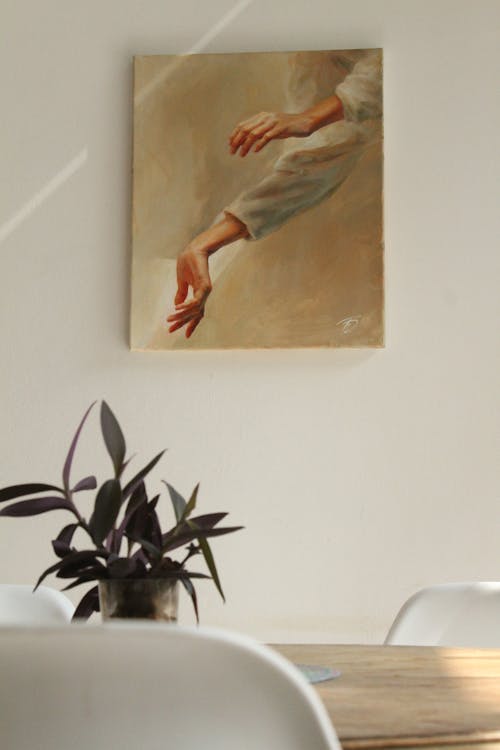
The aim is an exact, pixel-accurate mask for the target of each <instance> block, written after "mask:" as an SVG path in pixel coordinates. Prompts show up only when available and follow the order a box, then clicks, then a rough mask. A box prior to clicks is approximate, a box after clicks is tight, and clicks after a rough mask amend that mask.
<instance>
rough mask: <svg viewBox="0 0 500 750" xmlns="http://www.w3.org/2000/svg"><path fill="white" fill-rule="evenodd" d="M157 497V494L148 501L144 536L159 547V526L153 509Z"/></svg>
mask: <svg viewBox="0 0 500 750" xmlns="http://www.w3.org/2000/svg"><path fill="white" fill-rule="evenodd" d="M158 497H159V495H157V496H156V497H154V498H153V499H152V500H151V502H150V503H148V507H147V512H148V516H147V519H146V527H145V534H144V536H145V537H146V539H149V540H150V541H151V542H152V543H153V544H154V545H155V546H156V547H158V548H160V547H161V545H162V537H161V526H160V520H159V518H158V514H157V513H156V510H155V508H156V504H157V502H158Z"/></svg>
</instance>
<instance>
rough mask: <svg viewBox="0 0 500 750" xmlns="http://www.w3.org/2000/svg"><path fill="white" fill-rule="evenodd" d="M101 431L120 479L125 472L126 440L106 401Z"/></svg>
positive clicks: (102, 412) (102, 407) (103, 405)
mask: <svg viewBox="0 0 500 750" xmlns="http://www.w3.org/2000/svg"><path fill="white" fill-rule="evenodd" d="M101 431H102V436H103V438H104V442H105V444H106V448H107V451H108V453H109V456H110V458H111V461H112V462H113V466H114V469H115V477H116V478H118V477H119V476H120V474H121V473H122V471H123V462H124V460H125V451H126V446H125V438H124V437H123V432H122V431H121V428H120V425H119V424H118V420H117V419H116V417H115V415H114V414H113V412H112V411H111V409H110V408H109V406H108V405H107V403H106V402H105V401H103V402H102V404H101Z"/></svg>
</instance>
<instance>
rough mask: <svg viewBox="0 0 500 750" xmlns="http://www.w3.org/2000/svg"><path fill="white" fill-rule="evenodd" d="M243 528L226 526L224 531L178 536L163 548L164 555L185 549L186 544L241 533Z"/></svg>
mask: <svg viewBox="0 0 500 750" xmlns="http://www.w3.org/2000/svg"><path fill="white" fill-rule="evenodd" d="M242 528H243V526H225V527H224V528H222V529H192V530H190V531H186V532H183V533H181V534H177V535H176V536H175V537H173V538H171V539H169V540H168V541H167V542H166V543H165V544H164V545H163V547H162V550H161V551H162V554H163V555H164V554H165V552H171V551H172V550H174V549H177V548H178V547H183V546H184V545H185V544H189V542H192V541H194V540H195V539H198V540H200V538H203V539H206V538H207V537H212V536H223V535H224V534H231V533H232V532H233V531H239V530H240V529H242Z"/></svg>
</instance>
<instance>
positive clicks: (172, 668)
mask: <svg viewBox="0 0 500 750" xmlns="http://www.w3.org/2000/svg"><path fill="white" fill-rule="evenodd" d="M0 664H1V665H2V668H1V670H0V714H1V716H0V724H1V727H2V730H1V735H2V750H32V749H33V748H35V747H36V748H37V750H67V748H71V750H88V748H94V750H118V749H119V750H137V748H141V750H160V749H161V750H165V748H171V749H172V750H341V748H340V744H339V742H338V739H337V736H336V734H335V731H334V729H333V727H332V725H331V723H330V720H329V717H328V714H327V712H326V709H325V708H324V706H323V704H322V703H321V701H320V699H319V697H318V696H317V695H316V693H315V691H314V689H313V688H311V686H310V685H308V684H307V682H306V681H305V679H304V678H303V677H302V675H301V674H300V673H299V672H298V671H297V670H296V668H295V667H294V666H293V665H292V664H290V663H289V662H287V661H286V660H285V659H284V658H283V657H281V656H280V655H278V654H276V653H275V652H274V651H272V650H271V649H269V648H267V647H265V646H262V645H260V644H258V643H256V642H254V641H253V640H251V639H249V638H246V637H243V636H239V635H235V634H232V633H226V632H224V631H217V630H209V629H203V628H182V627H178V626H172V625H161V624H158V623H150V624H149V623H142V622H140V621H136V622H135V623H134V622H132V623H127V624H124V623H119V624H114V623H113V624H104V625H99V626H89V625H72V626H71V627H68V628H47V629H39V628H36V629H35V628H30V629H28V628H23V629H18V630H8V629H6V628H4V629H0Z"/></svg>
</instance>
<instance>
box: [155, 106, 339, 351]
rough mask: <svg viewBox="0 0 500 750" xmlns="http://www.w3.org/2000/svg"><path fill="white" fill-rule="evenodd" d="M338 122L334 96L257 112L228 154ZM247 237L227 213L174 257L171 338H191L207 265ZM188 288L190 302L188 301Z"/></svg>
mask: <svg viewBox="0 0 500 750" xmlns="http://www.w3.org/2000/svg"><path fill="white" fill-rule="evenodd" d="M342 117H343V108H342V102H341V100H340V99H339V97H338V96H335V95H334V96H331V97H328V98H327V99H324V100H323V101H321V102H319V104H317V105H316V106H314V107H312V108H311V109H308V110H306V111H304V112H300V113H298V114H286V113H281V112H261V113H260V114H258V115H255V116H254V117H251V118H249V119H247V120H243V121H242V122H240V123H238V125H237V126H236V127H235V129H234V130H233V132H232V133H231V135H230V137H229V149H230V151H231V153H232V154H237V153H238V152H239V155H240V156H246V155H247V154H248V152H249V151H250V150H252V152H254V153H257V152H259V151H262V149H263V148H264V147H265V146H266V145H267V144H268V143H270V142H271V141H272V140H277V139H283V138H290V137H295V138H306V137H307V136H309V135H311V134H312V133H314V132H315V131H316V130H319V128H322V127H323V126H324V125H327V124H329V123H332V122H335V121H336V120H340V119H342ZM248 237H250V233H249V231H248V229H247V226H246V225H245V223H244V222H243V221H241V220H240V219H238V218H237V217H236V216H234V215H232V214H231V213H229V212H225V213H224V217H223V218H222V219H221V220H220V221H218V222H217V223H215V224H213V225H212V226H211V227H210V228H209V229H207V230H206V231H204V232H202V233H201V234H199V235H198V236H197V237H195V238H194V239H193V240H192V241H191V242H190V243H189V245H188V246H187V247H186V248H185V249H184V250H183V251H182V252H181V254H180V255H179V257H178V258H177V293H176V295H175V300H174V303H175V312H173V313H172V314H171V315H169V316H168V318H167V322H168V323H169V324H170V326H169V332H170V333H172V332H173V331H177V330H178V329H179V328H182V327H184V326H186V338H189V337H190V336H191V335H192V334H193V332H194V331H195V329H196V327H197V326H198V325H199V323H200V321H201V320H202V318H203V316H204V314H205V304H206V301H207V299H208V296H209V294H210V292H211V291H212V282H211V279H210V272H209V266H208V259H209V257H210V255H212V254H213V253H215V252H216V251H217V250H219V248H221V247H224V246H225V245H229V244H231V243H232V242H235V241H236V240H240V239H247V238H248ZM190 288H191V289H192V297H190V299H188V293H189V289H190Z"/></svg>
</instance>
